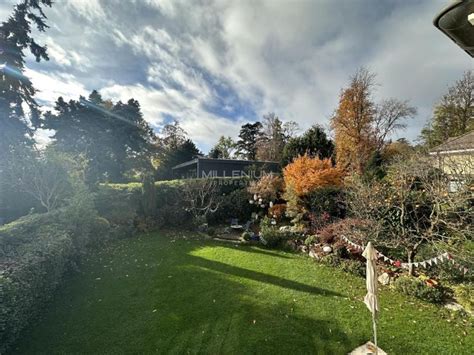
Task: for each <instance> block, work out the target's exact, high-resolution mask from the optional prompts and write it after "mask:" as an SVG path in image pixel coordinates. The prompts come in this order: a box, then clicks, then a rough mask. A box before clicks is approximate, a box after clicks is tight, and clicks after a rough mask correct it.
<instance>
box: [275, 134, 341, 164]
mask: <svg viewBox="0 0 474 355" xmlns="http://www.w3.org/2000/svg"><path fill="white" fill-rule="evenodd" d="M333 150H334V145H333V143H332V141H331V140H330V139H329V138H328V137H327V135H326V132H324V129H323V128H322V127H320V126H318V125H314V126H313V127H311V128H310V129H308V130H307V131H306V132H305V133H304V134H303V135H302V136H301V137H294V138H290V139H289V141H288V143H286V145H285V148H284V149H283V158H282V164H283V166H286V165H288V164H289V163H291V162H292V161H293V159H294V158H296V157H298V156H300V155H305V154H307V155H308V156H310V157H318V158H320V159H323V158H330V157H331V156H332V154H333Z"/></svg>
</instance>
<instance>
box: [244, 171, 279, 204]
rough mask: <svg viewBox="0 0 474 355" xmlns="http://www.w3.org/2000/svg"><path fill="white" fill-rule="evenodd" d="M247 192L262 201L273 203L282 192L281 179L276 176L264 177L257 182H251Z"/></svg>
mask: <svg viewBox="0 0 474 355" xmlns="http://www.w3.org/2000/svg"><path fill="white" fill-rule="evenodd" d="M247 190H248V192H249V193H250V194H252V195H257V196H259V198H262V199H263V200H264V201H275V200H277V199H278V198H279V197H280V195H281V193H282V192H283V179H282V178H281V177H280V176H276V175H264V176H262V177H261V178H260V179H259V180H257V181H252V182H251V183H250V186H249V187H248V189H247Z"/></svg>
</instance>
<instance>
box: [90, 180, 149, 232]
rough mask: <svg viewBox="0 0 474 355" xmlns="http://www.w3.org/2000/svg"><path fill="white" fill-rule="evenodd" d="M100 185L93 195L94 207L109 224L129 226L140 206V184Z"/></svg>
mask: <svg viewBox="0 0 474 355" xmlns="http://www.w3.org/2000/svg"><path fill="white" fill-rule="evenodd" d="M134 185H136V186H127V185H122V186H120V187H117V186H118V185H102V186H100V187H99V190H98V191H97V193H96V195H95V199H94V202H95V207H96V208H97V211H98V212H99V214H100V215H101V216H102V217H104V218H106V219H107V220H108V221H109V222H110V224H112V225H118V226H131V225H133V221H134V219H135V217H136V216H137V211H138V210H139V208H140V184H134Z"/></svg>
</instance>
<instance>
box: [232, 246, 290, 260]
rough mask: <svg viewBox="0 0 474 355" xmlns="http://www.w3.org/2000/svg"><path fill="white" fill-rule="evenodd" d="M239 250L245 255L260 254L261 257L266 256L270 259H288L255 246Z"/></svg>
mask: <svg viewBox="0 0 474 355" xmlns="http://www.w3.org/2000/svg"><path fill="white" fill-rule="evenodd" d="M241 250H243V251H245V252H247V253H255V254H262V255H268V256H272V257H277V258H282V259H290V258H289V257H288V256H286V255H282V254H280V253H276V252H272V251H270V250H265V249H262V248H260V247H257V246H244V247H242V248H241Z"/></svg>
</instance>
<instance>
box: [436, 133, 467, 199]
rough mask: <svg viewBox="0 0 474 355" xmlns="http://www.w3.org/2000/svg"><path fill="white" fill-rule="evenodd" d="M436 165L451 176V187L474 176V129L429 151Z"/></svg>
mask: <svg viewBox="0 0 474 355" xmlns="http://www.w3.org/2000/svg"><path fill="white" fill-rule="evenodd" d="M429 154H430V156H432V157H434V158H435V162H434V163H435V165H436V167H437V168H439V169H440V170H442V171H443V172H444V173H446V174H447V175H448V176H449V177H450V189H451V190H455V189H456V188H457V186H458V185H459V184H460V183H465V182H467V181H470V180H472V179H473V178H474V131H470V132H468V133H466V134H463V135H461V136H458V137H453V138H450V139H448V140H447V141H446V142H445V143H443V144H440V145H438V146H437V147H434V148H433V149H431V151H430V152H429Z"/></svg>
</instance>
